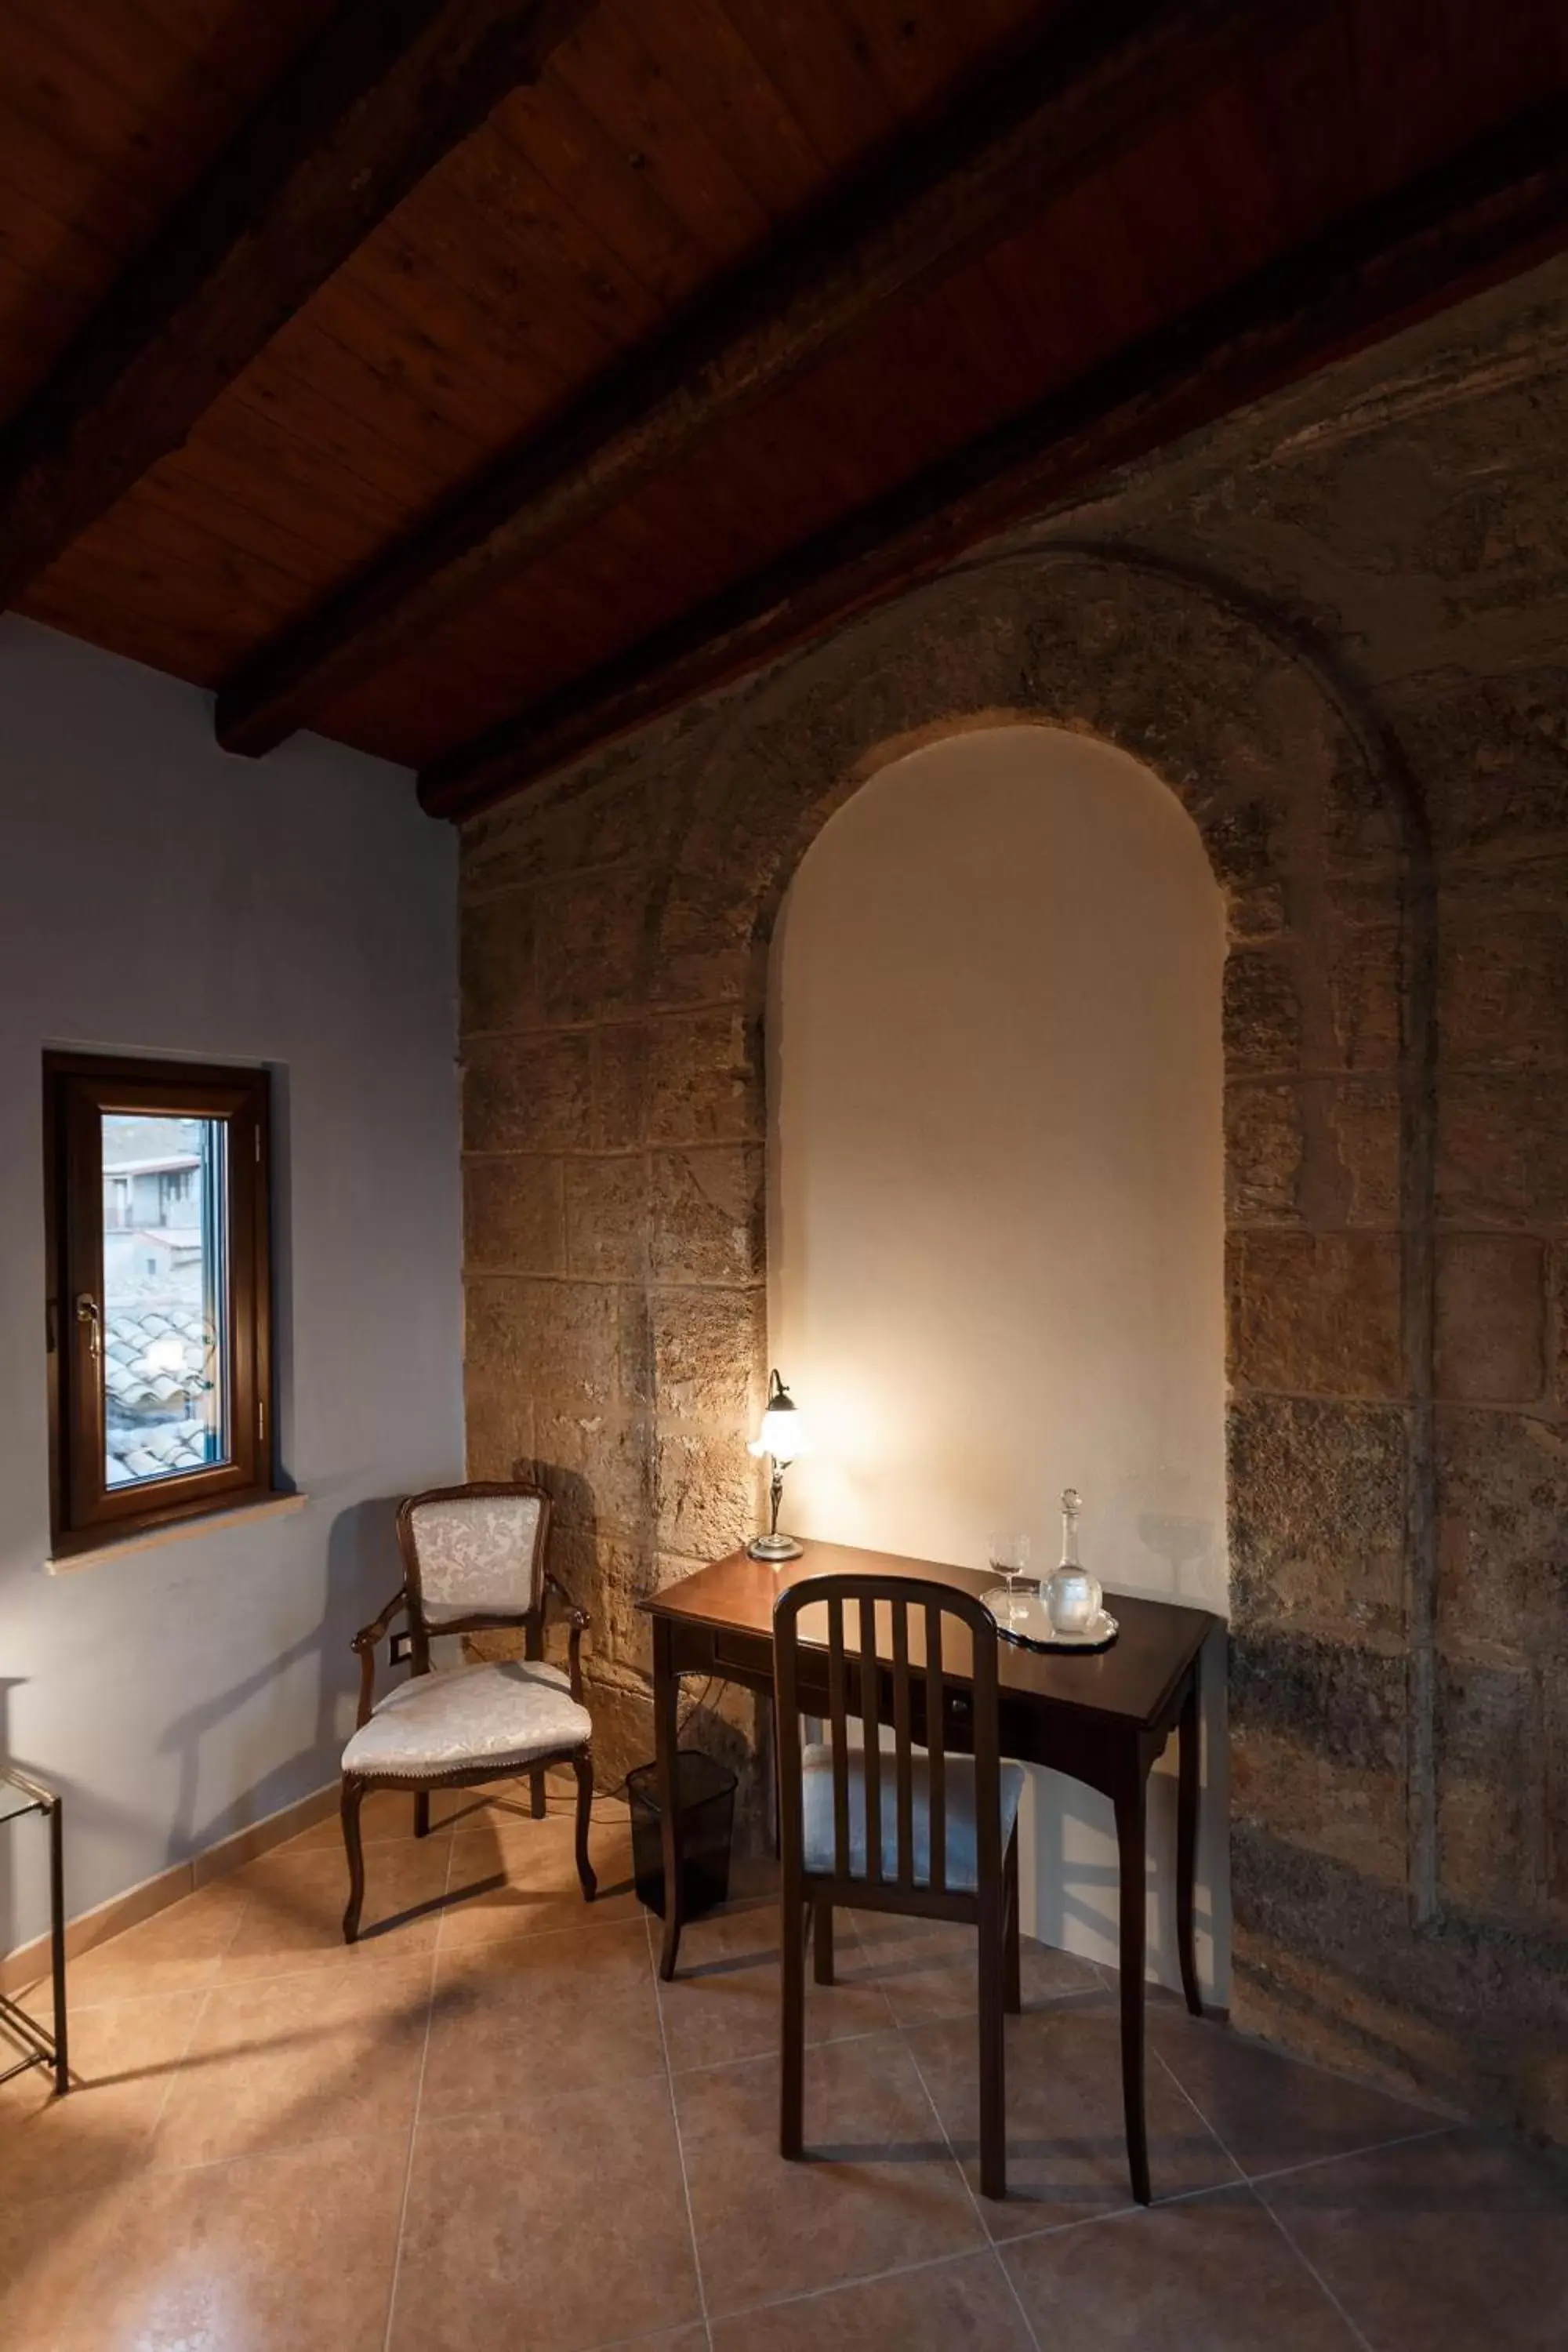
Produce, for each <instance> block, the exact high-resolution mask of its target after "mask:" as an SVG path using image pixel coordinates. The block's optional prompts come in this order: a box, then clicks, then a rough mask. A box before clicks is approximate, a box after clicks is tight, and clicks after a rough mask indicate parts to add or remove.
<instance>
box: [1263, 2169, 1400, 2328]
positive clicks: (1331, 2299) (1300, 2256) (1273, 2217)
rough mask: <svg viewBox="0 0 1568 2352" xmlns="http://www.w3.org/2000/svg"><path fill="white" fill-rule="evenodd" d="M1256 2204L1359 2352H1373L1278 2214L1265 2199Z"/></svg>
mask: <svg viewBox="0 0 1568 2352" xmlns="http://www.w3.org/2000/svg"><path fill="white" fill-rule="evenodd" d="M1253 2195H1254V2196H1255V2197H1257V2196H1258V2192H1257V2190H1256V2189H1254V2190H1253ZM1258 2203H1259V2204H1260V2205H1261V2206H1262V2208H1263V2210H1264V2211H1265V2212H1266V2213H1267V2214H1268V2218H1269V2220H1270V2221H1272V2222H1273V2224H1274V2227H1275V2228H1276V2229H1277V2230H1278V2231H1279V2235H1280V2236H1281V2237H1282V2238H1283V2239H1284V2241H1285V2243H1286V2244H1287V2245H1288V2246H1289V2249H1290V2252H1292V2253H1293V2254H1294V2255H1295V2257H1296V2260H1297V2261H1298V2262H1299V2263H1300V2265H1301V2268H1302V2269H1303V2270H1304V2271H1305V2272H1306V2273H1307V2276H1308V2277H1309V2278H1310V2280H1311V2281H1312V2283H1313V2284H1314V2285H1315V2286H1316V2287H1317V2289H1318V2292H1319V2294H1321V2296H1322V2298H1323V2300H1324V2302H1325V2303H1328V2304H1331V2305H1332V2306H1333V2308H1334V2309H1335V2310H1336V2311H1337V2312H1338V2313H1339V2315H1340V2317H1341V2318H1342V2320H1343V2321H1344V2324H1345V2326H1346V2327H1347V2328H1348V2329H1349V2331H1350V2334H1351V2335H1352V2337H1353V2338H1354V2340H1355V2342H1356V2343H1357V2344H1358V2345H1359V2346H1360V2347H1361V2352H1373V2347H1372V2346H1371V2345H1370V2344H1369V2343H1368V2341H1367V2339H1366V2337H1365V2336H1363V2334H1362V2332H1361V2329H1360V2328H1359V2327H1358V2326H1356V2324H1355V2321H1354V2320H1353V2319H1352V2317H1351V2315H1350V2313H1349V2312H1348V2311H1347V2310H1346V2309H1345V2307H1344V2305H1343V2304H1342V2302H1341V2301H1340V2299H1339V2296H1338V2295H1337V2294H1335V2293H1334V2291H1333V2288H1332V2287H1331V2285H1330V2284H1329V2282H1328V2280H1327V2279H1326V2278H1325V2277H1324V2276H1323V2274H1322V2273H1321V2270H1320V2269H1319V2268H1318V2266H1317V2264H1316V2263H1314V2262H1312V2261H1311V2260H1310V2258H1309V2256H1308V2255H1306V2254H1305V2253H1303V2252H1302V2251H1301V2249H1300V2246H1299V2245H1298V2244H1297V2243H1296V2241H1295V2239H1294V2238H1293V2237H1292V2236H1291V2235H1290V2232H1289V2230H1288V2229H1287V2228H1286V2227H1285V2224H1284V2222H1283V2221H1281V2220H1280V2219H1279V2214H1278V2213H1277V2212H1276V2211H1275V2210H1274V2208H1273V2206H1272V2205H1270V2203H1269V2202H1268V2199H1267V2198H1266V2197H1258Z"/></svg>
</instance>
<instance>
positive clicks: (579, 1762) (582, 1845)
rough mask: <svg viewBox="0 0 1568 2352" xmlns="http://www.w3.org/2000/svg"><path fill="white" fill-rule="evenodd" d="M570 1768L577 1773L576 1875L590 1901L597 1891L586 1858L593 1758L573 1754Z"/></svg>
mask: <svg viewBox="0 0 1568 2352" xmlns="http://www.w3.org/2000/svg"><path fill="white" fill-rule="evenodd" d="M572 1769H573V1770H574V1772H575V1773H576V1775H577V1875H578V1877H579V1878H580V1879H581V1880H582V1882H583V1900H584V1903H592V1901H593V1900H594V1897H595V1895H597V1893H598V1891H599V1882H598V1880H597V1879H596V1878H595V1875H594V1865H593V1864H592V1863H591V1862H590V1860H589V1859H588V1831H589V1827H590V1825H591V1823H592V1822H593V1819H594V1759H593V1758H592V1756H590V1755H588V1754H587V1753H586V1752H584V1754H583V1755H581V1756H574V1758H573V1759H572Z"/></svg>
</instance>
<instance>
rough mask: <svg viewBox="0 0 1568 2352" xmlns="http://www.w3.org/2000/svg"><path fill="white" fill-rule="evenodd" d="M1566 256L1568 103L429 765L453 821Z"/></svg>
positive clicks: (439, 800)
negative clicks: (1471, 296) (1482, 292)
mask: <svg viewBox="0 0 1568 2352" xmlns="http://www.w3.org/2000/svg"><path fill="white" fill-rule="evenodd" d="M1565 245H1568V100H1563V99H1554V100H1552V101H1550V102H1549V103H1545V104H1542V105H1541V106H1539V107H1537V108H1535V109H1532V110H1531V111H1530V112H1528V113H1527V114H1524V115H1521V116H1519V117H1517V118H1515V119H1514V120H1513V121H1510V123H1508V124H1506V125H1505V126H1504V127H1503V128H1502V129H1500V131H1496V132H1494V133H1493V134H1491V135H1490V136H1489V137H1488V138H1486V139H1484V140H1482V141H1480V142H1479V143H1478V144H1477V145H1475V146H1473V147H1471V148H1469V149H1468V150H1467V151H1466V152H1464V153H1463V154H1461V155H1460V156H1458V157H1457V158H1455V159H1454V160H1452V161H1450V162H1448V163H1445V164H1443V165H1442V166H1440V167H1439V168H1437V169H1436V170H1434V171H1432V172H1429V173H1426V174H1425V175H1423V176H1422V177H1420V178H1418V179H1416V180H1415V181H1412V182H1411V183H1409V184H1407V185H1406V186H1405V187H1404V188H1402V189H1399V190H1397V191H1396V192H1395V193H1394V194H1392V195H1390V196H1386V197H1384V198H1381V199H1379V200H1378V201H1377V202H1376V203H1374V204H1372V205H1368V206H1367V207H1365V208H1364V209H1363V210H1362V211H1359V212H1357V213H1356V214H1354V215H1352V216H1350V217H1348V218H1346V219H1345V220H1343V221H1342V222H1339V223H1336V224H1334V225H1333V226H1331V227H1330V228H1328V229H1327V230H1325V231H1324V232H1322V233H1321V234H1320V235H1318V236H1314V237H1313V238H1311V239H1310V241H1309V242H1308V243H1307V244H1305V245H1304V246H1301V247H1299V248H1297V249H1296V250H1294V251H1292V252H1290V253H1289V254H1287V255H1285V256H1283V257H1280V258H1279V259H1277V260H1273V261H1270V262H1269V263H1268V264H1267V265H1266V266H1265V267H1264V268H1261V269H1259V270H1258V271H1257V272H1256V273H1255V274H1254V275H1253V276H1252V277H1251V278H1248V279H1247V280H1245V281H1244V282H1243V283H1242V284H1241V285H1239V286H1237V287H1236V288H1234V289H1229V290H1227V291H1226V293H1224V294H1222V295H1220V296H1218V297H1216V298H1215V299H1211V300H1208V301H1205V302H1204V303H1201V304H1200V305H1198V306H1197V308H1195V309H1194V310H1190V311H1188V312H1186V313H1185V314H1184V315H1183V316H1181V317H1178V318H1176V319H1174V320H1172V321H1171V322H1170V323H1169V324H1168V325H1165V326H1163V327H1161V328H1158V329H1157V330H1155V331H1153V332H1152V333H1151V334H1150V335H1148V336H1145V337H1143V338H1142V339H1141V340H1140V341H1138V342H1136V343H1134V344H1132V345H1130V346H1129V347H1128V348H1127V349H1125V350H1124V351H1122V352H1119V353H1117V354H1116V355H1115V357H1113V358H1112V359H1111V360H1110V361H1109V362H1106V363H1105V364H1104V365H1102V366H1100V367H1098V368H1096V369H1094V370H1093V371H1092V372H1091V373H1089V374H1087V375H1086V376H1084V377H1082V378H1081V379H1080V380H1079V382H1077V383H1072V384H1070V385H1068V386H1067V387H1066V388H1064V389H1063V390H1060V391H1058V392H1054V393H1052V394H1049V395H1047V397H1046V398H1045V399H1044V400H1041V401H1039V402H1037V403H1036V404H1034V405H1032V406H1031V407H1029V408H1027V409H1026V410H1025V411H1023V412H1022V414H1020V415H1017V416H1016V417H1014V418H1012V419H1010V420H1009V421H1008V422H1006V423H1005V424H1004V425H1000V426H998V427H996V428H995V429H994V430H993V431H990V432H987V433H985V434H983V435H982V436H979V437H978V438H977V439H976V440H974V441H973V442H971V443H970V444H968V445H967V446H965V447H964V448H963V449H961V450H960V451H958V452H957V453H956V454H955V455H953V456H952V457H947V458H944V459H942V460H941V461H940V462H939V463H937V464H935V465H933V466H931V467H927V468H926V469H925V470H924V471H922V472H921V473H920V474H919V475H917V476H915V477H914V478H912V479H911V480H910V481H909V482H907V483H905V484H903V485H901V486H900V488H897V489H895V490H893V491H891V492H889V494H888V495H886V496H885V497H882V498H879V499H875V500H873V501H872V502H871V503H870V504H869V505H868V506H866V507H864V508H862V509H859V510H858V512H856V513H855V514H853V515H852V516H850V517H849V518H848V519H847V520H846V521H844V522H842V523H839V524H837V525H835V526H834V527H832V528H831V529H829V530H825V531H823V532H821V533H819V534H818V535H817V536H816V537H815V538H813V539H811V540H810V541H806V542H805V543H804V544H803V545H802V546H800V547H798V548H795V549H793V550H792V551H790V552H789V553H787V554H786V555H784V557H783V558H782V559H780V560H779V561H777V562H773V563H771V564H769V565H767V566H765V567H764V568H763V570H761V571H759V572H754V573H752V575H751V576H750V577H749V578H748V579H745V580H743V581H742V582H740V583H738V584H737V585H735V586H734V587H732V588H729V589H726V590H725V591H723V592H722V593H721V594H719V595H717V596H715V597H712V598H710V600H709V601H708V602H707V603H705V604H702V605H700V607H698V608H697V609H695V610H694V611H692V612H690V613H689V614H684V615H683V616H681V617H680V618H679V620H677V621H675V622H673V623H671V624H670V625H668V626H666V627H664V628H661V629H659V630H658V631H657V632H656V633H655V634H654V635H651V636H649V637H647V638H646V639H645V640H644V641H643V642H642V643H641V644H640V645H638V646H634V647H632V648H631V650H630V651H628V652H627V653H626V654H624V655H622V656H617V657H616V659H614V660H611V661H608V662H605V663H603V664H601V665H600V666H598V667H595V669H593V670H591V671H589V672H588V673H587V674H586V675H584V677H579V678H576V679H574V680H571V681H569V682H568V683H567V684H566V685H565V686H564V687H563V688H560V689H559V690H558V691H556V692H554V693H552V694H550V695H548V696H546V697H544V698H542V699H541V700H540V701H538V702H536V703H534V704H532V705H531V707H530V708H529V709H524V710H522V711H520V712H519V713H518V714H517V716H516V717H515V718H512V719H507V720H504V721H502V722H501V723H500V725H499V726H497V727H494V728H491V729H489V730H487V731H486V732H485V733H484V734H483V735H481V736H479V737H477V738H476V739H475V740H473V741H472V742H470V743H468V744H466V745H464V746H462V747H460V748H458V750H456V751H452V752H450V753H449V754H447V756H446V757H444V758H441V759H438V760H436V761H432V762H431V763H430V764H429V765H428V766H426V768H425V769H424V770H423V771H422V772H421V774H420V779H419V797H420V801H421V803H422V804H423V805H424V807H425V808H426V810H427V811H428V812H429V814H431V815H433V816H443V817H448V818H451V819H452V820H453V821H454V822H457V821H460V820H462V819H463V818H466V817H470V816H474V815H477V814H479V812H481V811H482V810H484V809H487V808H490V807H493V806H494V805H495V804H496V803H498V802H500V801H503V800H506V799H509V798H510V797H511V796H512V795H513V794H515V793H518V792H520V791H521V790H522V789H523V788H524V787H525V786H527V785H529V784H531V783H533V782H537V781H538V780H540V779H542V778H543V777H544V776H546V775H548V774H550V773H551V772H553V771H555V770H558V769H560V768H562V767H563V766H564V765H566V764H567V762H569V761H574V760H577V759H580V758H582V757H583V756H584V754H585V753H587V752H591V751H597V750H599V749H601V748H602V747H603V746H604V745H605V744H607V743H610V742H612V741H614V740H616V738H617V737H619V736H623V735H626V734H628V733H630V732H631V731H632V730H634V729H636V728H638V727H641V726H644V725H646V724H647V722H648V721H649V720H650V719H657V718H658V717H660V716H662V715H663V714H665V713H666V712H668V711H670V710H673V709H678V708H679V707H680V706H681V705H682V704H684V703H686V702H689V701H690V700H691V699H692V698H694V697H696V696H699V695H701V694H706V693H710V692H712V691H714V690H715V689H716V688H721V687H723V686H726V685H729V684H731V683H732V682H733V681H734V680H735V679H737V678H739V677H743V676H745V675H746V674H747V673H748V672H750V671H752V670H755V669H757V668H759V667H762V666H763V664H764V663H766V662H769V661H771V660H773V659H775V658H776V657H777V656H779V655H781V654H784V653H786V652H788V651H790V650H792V649H793V648H795V647H796V646H801V645H803V644H805V643H806V642H808V641H809V640H810V639H812V638H814V637H816V636H820V635H824V634H826V632H827V631H829V630H831V629H833V628H836V627H838V626H840V625H842V624H843V623H844V622H846V621H847V620H848V619H850V618H851V617H852V616H854V615H855V614H858V613H862V612H865V611H867V610H868V609H869V608H870V607H872V606H874V605H876V604H881V603H883V602H885V601H887V600H888V599H889V598H890V597H893V596H896V595H899V594H900V593H903V592H904V591H906V590H908V589H910V588H911V587H914V586H916V585H918V584H919V583H921V582H923V581H927V580H930V579H931V578H933V577H934V576H935V575H936V574H937V573H939V572H942V571H943V570H945V569H946V568H947V566H948V565H950V564H951V563H952V562H953V561H954V559H955V558H956V557H958V556H960V555H961V554H962V553H963V551H965V550H966V549H967V548H970V547H973V546H974V545H975V544H977V543H978V542H979V541H982V540H984V539H985V538H988V537H990V536H991V535H993V534H994V533H995V532H996V531H998V530H1002V529H1005V527H1007V526H1008V525H1010V524H1015V523H1016V522H1018V521H1020V520H1024V519H1025V518H1026V517H1028V516H1031V515H1039V514H1041V513H1043V512H1046V511H1047V510H1049V509H1052V508H1059V507H1061V506H1062V505H1064V504H1067V503H1069V502H1070V501H1072V500H1074V499H1077V498H1078V497H1080V496H1081V495H1082V493H1083V492H1084V491H1085V490H1086V488H1088V487H1089V485H1090V484H1091V483H1093V482H1094V481H1095V480H1096V479H1097V478H1100V477H1103V476H1104V475H1105V474H1107V473H1108V472H1109V471H1110V470H1111V469H1112V468H1113V467H1117V466H1120V465H1123V464H1126V463H1128V462H1129V461H1130V460H1132V459H1135V458H1138V457H1145V456H1147V455H1149V454H1150V453H1151V452H1152V451H1153V450H1155V449H1157V448H1160V447H1162V446H1165V445H1166V444H1168V443H1170V442H1172V441H1174V440H1176V439H1178V438H1179V437H1180V436H1182V435H1183V434H1185V433H1188V432H1191V431H1193V430H1194V428H1195V427H1197V426H1200V425H1206V424H1209V423H1212V422H1213V421H1214V420H1215V418H1217V417H1219V416H1222V415H1226V414H1227V413H1228V412H1230V411H1231V410H1233V409H1236V408H1238V407H1242V406H1244V405H1246V404H1248V403H1249V402H1252V401H1255V400H1258V399H1260V398H1261V397H1262V396H1263V395H1264V394H1267V393H1269V392H1272V391H1274V390H1277V389H1278V388H1279V386H1280V385H1282V384H1284V383H1289V382H1291V381H1293V380H1295V379H1297V378H1299V377H1300V376H1302V375H1305V374H1308V373H1310V372H1311V371H1312V370H1314V369H1315V368H1317V367H1319V366H1321V365H1322V364H1324V363H1325V362H1328V361H1329V360H1331V359H1335V358H1342V357H1343V356H1345V355H1346V353H1348V352H1351V351H1353V350H1355V349H1357V348H1360V347H1361V346H1363V345H1364V344H1366V343H1369V342H1373V341H1379V340H1381V339H1382V338H1383V337H1384V335H1387V334H1389V333H1392V332H1393V331H1394V330H1395V329H1397V328H1399V327H1402V326H1405V325H1408V324H1410V323H1412V322H1413V321H1414V320H1416V319H1419V318H1421V317H1424V316H1426V315H1427V314H1429V313H1430V312H1431V311H1433V310H1439V309H1441V308H1443V307H1445V306H1446V305H1447V304H1448V303H1449V302H1452V301H1455V300H1458V299H1460V298H1461V297H1462V296H1464V295H1466V294H1468V293H1472V292H1475V291H1477V290H1478V289H1479V288H1480V287H1482V286H1484V285H1487V284H1490V283H1492V282H1494V281H1496V280H1497V279H1499V278H1505V277H1508V276H1510V275H1512V274H1513V273H1515V272H1516V271H1518V270H1520V269H1522V268H1528V267H1530V266H1531V264H1533V263H1534V262H1536V261H1538V260H1542V259H1544V258H1545V257H1547V256H1548V255H1549V254H1550V253H1552V252H1554V251H1557V250H1560V249H1561V248H1562V247H1563V246H1565Z"/></svg>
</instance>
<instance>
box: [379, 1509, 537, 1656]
mask: <svg viewBox="0 0 1568 2352" xmlns="http://www.w3.org/2000/svg"><path fill="white" fill-rule="evenodd" d="M549 1518H550V1504H549V1500H548V1498H547V1496H545V1495H544V1494H543V1492H542V1490H541V1489H540V1488H539V1487H537V1486H522V1485H512V1486H479V1485H476V1486H443V1487H437V1488H433V1489H432V1490H430V1491H429V1492H427V1493H426V1494H423V1495H411V1496H409V1497H408V1499H407V1501H406V1502H405V1504H404V1505H403V1507H402V1508H401V1510H400V1511H399V1513H398V1517H397V1526H398V1536H399V1538H400V1540H401V1542H402V1546H403V1558H404V1567H405V1571H406V1575H407V1581H408V1599H409V1605H410V1614H411V1616H413V1617H414V1618H415V1619H416V1621H417V1620H421V1619H422V1620H423V1622H424V1624H425V1625H426V1627H428V1629H429V1630H430V1631H431V1632H432V1633H437V1632H440V1631H441V1630H442V1629H443V1628H444V1627H447V1626H449V1625H452V1624H454V1623H455V1622H458V1620H464V1619H473V1618H501V1619H512V1620H520V1619H523V1618H529V1617H532V1616H534V1615H535V1614H536V1613H537V1612H539V1611H540V1610H541V1609H542V1606H543V1602H544V1538H545V1535H546V1532H547V1530H548V1527H549Z"/></svg>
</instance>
